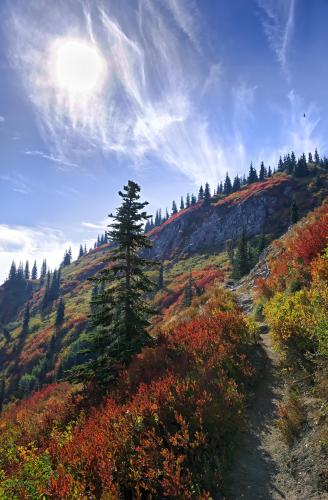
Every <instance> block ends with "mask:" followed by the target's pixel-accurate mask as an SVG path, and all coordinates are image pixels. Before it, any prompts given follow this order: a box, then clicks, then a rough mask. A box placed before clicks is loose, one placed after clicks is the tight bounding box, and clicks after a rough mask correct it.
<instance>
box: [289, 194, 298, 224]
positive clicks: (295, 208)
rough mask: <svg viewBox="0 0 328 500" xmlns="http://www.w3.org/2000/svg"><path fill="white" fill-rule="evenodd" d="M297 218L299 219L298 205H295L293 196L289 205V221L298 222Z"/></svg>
mask: <svg viewBox="0 0 328 500" xmlns="http://www.w3.org/2000/svg"><path fill="white" fill-rule="evenodd" d="M298 220H299V214H298V206H297V203H296V200H295V198H293V200H292V204H291V207H290V223H291V224H296V222H298Z"/></svg>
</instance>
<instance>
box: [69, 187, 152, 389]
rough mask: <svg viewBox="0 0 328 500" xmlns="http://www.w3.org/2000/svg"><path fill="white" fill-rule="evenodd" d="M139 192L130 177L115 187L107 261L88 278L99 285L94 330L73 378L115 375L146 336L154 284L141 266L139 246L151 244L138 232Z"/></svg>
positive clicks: (104, 382) (103, 381)
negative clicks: (117, 199)
mask: <svg viewBox="0 0 328 500" xmlns="http://www.w3.org/2000/svg"><path fill="white" fill-rule="evenodd" d="M139 192H140V188H139V186H138V184H136V183H135V182H132V181H129V182H128V185H127V186H124V189H123V191H120V192H119V195H120V197H121V198H122V205H121V206H120V208H118V209H117V212H116V215H110V217H111V218H112V219H113V222H112V223H111V224H110V228H111V230H110V232H109V235H110V239H111V241H112V242H113V246H114V248H113V250H112V251H111V255H110V258H109V260H110V261H111V263H112V265H111V267H109V268H106V269H104V270H103V271H101V272H100V274H99V277H97V278H93V281H94V282H95V283H97V284H98V285H102V286H103V287H104V288H103V290H102V291H101V292H100V293H98V295H97V297H96V300H95V304H94V306H95V307H96V314H95V315H94V316H93V317H92V324H93V327H94V329H93V331H92V332H91V333H90V335H89V347H88V348H87V349H86V351H84V352H85V353H89V359H88V360H87V361H86V362H85V363H82V364H80V365H79V366H77V367H76V368H75V369H74V371H73V372H72V376H73V378H74V379H76V380H80V381H86V380H93V381H94V383H95V384H96V385H97V386H98V387H99V388H100V387H102V388H104V389H106V388H107V387H108V383H109V381H110V380H112V379H113V378H115V377H116V375H117V372H118V370H119V367H120V366H122V365H124V364H127V363H129V361H130V360H131V358H132V357H133V355H134V354H136V353H138V352H140V350H141V349H142V348H143V347H144V346H145V345H147V344H148V343H149V342H150V340H151V338H150V336H149V334H148V333H147V330H146V329H147V327H148V325H149V321H148V316H149V314H151V312H152V309H151V308H150V306H149V305H148V304H147V302H146V301H145V294H147V293H149V292H151V291H152V290H153V289H154V284H153V283H152V282H151V281H150V280H149V278H148V277H147V275H146V273H145V271H146V269H147V268H149V266H150V265H151V264H152V263H151V262H149V261H147V260H146V259H145V258H143V257H142V256H141V252H142V251H143V250H145V249H147V248H150V247H151V243H150V241H149V240H148V239H147V237H146V236H145V234H144V233H143V224H144V221H146V220H147V218H148V216H147V214H146V212H145V211H144V208H145V206H146V205H147V204H148V203H147V202H143V203H142V202H140V201H139V199H140V195H139Z"/></svg>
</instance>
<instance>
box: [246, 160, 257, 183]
mask: <svg viewBox="0 0 328 500" xmlns="http://www.w3.org/2000/svg"><path fill="white" fill-rule="evenodd" d="M257 181H258V177H257V172H256V169H255V168H254V167H253V163H251V164H250V166H249V173H248V178H247V182H248V184H253V183H254V182H257Z"/></svg>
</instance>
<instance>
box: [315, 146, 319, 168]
mask: <svg viewBox="0 0 328 500" xmlns="http://www.w3.org/2000/svg"><path fill="white" fill-rule="evenodd" d="M314 163H316V164H317V165H319V163H320V157H319V153H318V150H317V148H315V152H314Z"/></svg>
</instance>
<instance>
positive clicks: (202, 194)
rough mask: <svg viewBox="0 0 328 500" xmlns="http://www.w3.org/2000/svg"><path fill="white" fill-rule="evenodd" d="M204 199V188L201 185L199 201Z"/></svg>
mask: <svg viewBox="0 0 328 500" xmlns="http://www.w3.org/2000/svg"><path fill="white" fill-rule="evenodd" d="M203 199H204V188H203V186H202V185H201V186H200V188H199V191H198V201H202V200H203Z"/></svg>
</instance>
